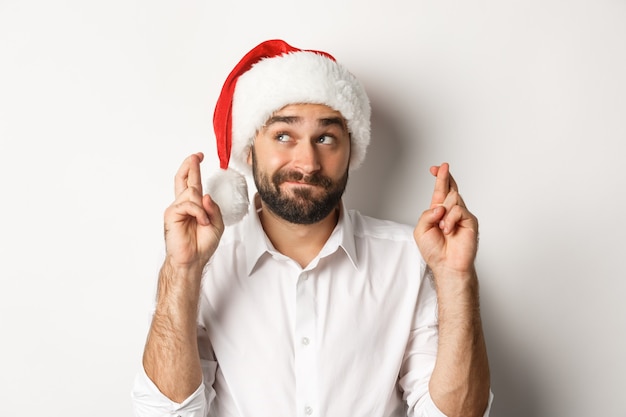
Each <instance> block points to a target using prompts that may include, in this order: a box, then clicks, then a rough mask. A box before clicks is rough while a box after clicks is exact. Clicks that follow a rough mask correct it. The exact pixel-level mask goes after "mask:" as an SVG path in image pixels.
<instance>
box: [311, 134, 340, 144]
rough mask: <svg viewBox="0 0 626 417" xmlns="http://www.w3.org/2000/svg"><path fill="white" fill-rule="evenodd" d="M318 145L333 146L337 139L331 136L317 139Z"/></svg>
mask: <svg viewBox="0 0 626 417" xmlns="http://www.w3.org/2000/svg"><path fill="white" fill-rule="evenodd" d="M316 142H317V143H321V144H322V145H333V144H334V143H335V137H334V136H330V135H323V136H320V137H319V138H317V141H316Z"/></svg>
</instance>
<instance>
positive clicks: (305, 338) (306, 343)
mask: <svg viewBox="0 0 626 417" xmlns="http://www.w3.org/2000/svg"><path fill="white" fill-rule="evenodd" d="M300 342H301V343H302V344H303V345H304V346H307V345H308V344H309V343H310V342H311V341H310V340H309V338H308V337H303V338H302V340H301V341H300Z"/></svg>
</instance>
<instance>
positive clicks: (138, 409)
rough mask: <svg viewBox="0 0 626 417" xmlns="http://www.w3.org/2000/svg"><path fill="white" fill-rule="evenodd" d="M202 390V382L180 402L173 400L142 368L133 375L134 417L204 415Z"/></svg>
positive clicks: (205, 403)
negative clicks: (164, 393)
mask: <svg viewBox="0 0 626 417" xmlns="http://www.w3.org/2000/svg"><path fill="white" fill-rule="evenodd" d="M204 392H205V386H204V383H202V384H200V386H199V387H198V389H197V390H196V391H195V392H194V393H193V394H191V395H190V396H189V397H188V398H187V399H185V400H184V401H183V402H182V403H177V402H174V401H172V400H170V399H169V398H167V397H166V396H165V395H163V393H161V391H159V389H158V388H157V386H156V385H154V383H153V382H152V381H151V380H150V378H148V375H146V372H145V371H144V369H143V368H142V369H141V371H139V372H138V373H137V376H136V377H135V383H134V386H133V391H132V394H131V396H132V401H133V408H134V411H135V416H136V417H166V416H167V417H206V408H207V401H206V398H205V395H204Z"/></svg>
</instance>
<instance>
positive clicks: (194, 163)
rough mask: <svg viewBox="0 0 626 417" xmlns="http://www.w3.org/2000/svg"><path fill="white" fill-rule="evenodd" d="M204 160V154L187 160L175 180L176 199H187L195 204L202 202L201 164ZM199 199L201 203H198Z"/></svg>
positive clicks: (199, 153) (194, 155)
mask: <svg viewBox="0 0 626 417" xmlns="http://www.w3.org/2000/svg"><path fill="white" fill-rule="evenodd" d="M203 159H204V154H203V153H202V152H198V153H195V154H193V155H190V156H188V157H187V158H185V160H184V161H183V163H182V164H181V166H180V168H179V169H178V172H177V173H176V177H175V178H174V194H175V196H176V199H177V200H178V199H181V197H182V198H185V197H186V199H188V200H191V201H194V202H195V203H200V204H201V201H202V178H201V174H200V162H202V160H203ZM198 199H199V201H198Z"/></svg>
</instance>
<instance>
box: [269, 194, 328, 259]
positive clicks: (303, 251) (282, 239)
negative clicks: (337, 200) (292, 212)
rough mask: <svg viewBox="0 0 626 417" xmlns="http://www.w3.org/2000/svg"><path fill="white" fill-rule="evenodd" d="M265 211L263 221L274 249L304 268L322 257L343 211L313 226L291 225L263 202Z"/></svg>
mask: <svg viewBox="0 0 626 417" xmlns="http://www.w3.org/2000/svg"><path fill="white" fill-rule="evenodd" d="M261 207H262V210H261V211H259V219H260V220H261V225H262V226H263V230H264V231H265V234H266V235H267V237H268V238H269V240H270V241H271V242H272V245H274V247H275V248H276V250H278V251H279V252H280V253H282V254H283V255H285V256H288V257H290V258H291V259H293V260H294V261H296V262H298V264H300V266H301V267H302V268H304V267H306V266H307V265H308V264H309V263H310V262H311V261H312V260H313V258H315V257H316V256H317V255H318V254H319V252H320V251H321V250H322V247H324V245H325V244H326V241H327V240H328V238H329V237H330V235H331V234H332V232H333V230H334V229H335V226H336V225H337V222H338V221H339V210H340V209H339V207H337V208H336V209H335V210H333V211H332V212H331V213H330V214H329V215H328V216H326V217H325V218H324V219H322V220H321V221H319V222H317V223H313V224H295V223H290V222H288V221H286V220H285V219H283V218H281V217H278V216H277V215H276V214H275V213H273V212H272V211H271V210H270V209H269V208H267V206H266V205H265V204H264V203H263V202H261Z"/></svg>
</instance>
